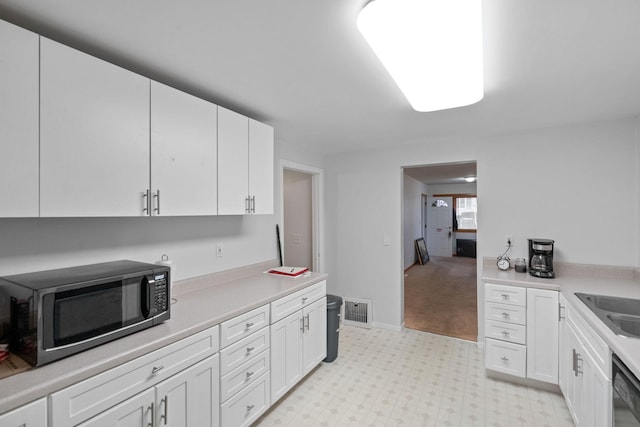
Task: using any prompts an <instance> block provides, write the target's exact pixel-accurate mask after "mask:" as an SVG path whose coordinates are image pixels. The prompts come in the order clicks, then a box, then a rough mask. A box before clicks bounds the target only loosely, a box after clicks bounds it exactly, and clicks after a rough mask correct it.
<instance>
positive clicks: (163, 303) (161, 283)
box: [152, 273, 169, 315]
mask: <svg viewBox="0 0 640 427" xmlns="http://www.w3.org/2000/svg"><path fill="white" fill-rule="evenodd" d="M154 279H155V283H154V295H153V298H154V304H153V306H154V308H155V313H152V315H157V314H160V313H162V312H165V311H167V306H168V302H169V284H168V282H167V274H166V273H163V274H157V275H156V276H155V277H154Z"/></svg>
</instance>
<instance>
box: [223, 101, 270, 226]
mask: <svg viewBox="0 0 640 427" xmlns="http://www.w3.org/2000/svg"><path fill="white" fill-rule="evenodd" d="M272 213H273V128H272V127H271V126H268V125H265V124H263V123H260V122H257V121H255V120H252V119H249V118H248V117H246V116H243V115H242V114H238V113H235V112H233V111H230V110H227V109H226V108H223V107H218V214H220V215H244V214H272Z"/></svg>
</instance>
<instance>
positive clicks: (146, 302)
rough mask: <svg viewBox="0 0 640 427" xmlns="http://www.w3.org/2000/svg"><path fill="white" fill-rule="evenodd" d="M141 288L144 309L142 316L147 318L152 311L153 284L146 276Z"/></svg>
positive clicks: (141, 306) (141, 301)
mask: <svg viewBox="0 0 640 427" xmlns="http://www.w3.org/2000/svg"><path fill="white" fill-rule="evenodd" d="M141 288H142V289H141V293H142V298H140V308H141V309H142V317H143V318H145V319H147V318H148V317H149V313H150V312H151V285H150V284H149V279H147V278H146V277H143V278H142V282H141Z"/></svg>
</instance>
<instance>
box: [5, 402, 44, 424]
mask: <svg viewBox="0 0 640 427" xmlns="http://www.w3.org/2000/svg"><path fill="white" fill-rule="evenodd" d="M0 426H2V427H46V426H47V399H46V398H43V399H40V400H36V401H35V402H31V403H28V404H26V405H24V406H21V407H20V408H18V409H14V410H13V411H10V412H7V413H5V414H2V415H0Z"/></svg>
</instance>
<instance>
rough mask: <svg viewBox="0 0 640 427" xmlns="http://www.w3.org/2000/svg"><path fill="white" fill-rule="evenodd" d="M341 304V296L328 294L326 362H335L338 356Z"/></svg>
mask: <svg viewBox="0 0 640 427" xmlns="http://www.w3.org/2000/svg"><path fill="white" fill-rule="evenodd" d="M341 306H342V298H341V297H339V296H337V295H328V294H327V357H326V358H325V359H324V361H325V362H333V361H334V360H336V357H338V333H339V332H340V307H341Z"/></svg>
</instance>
